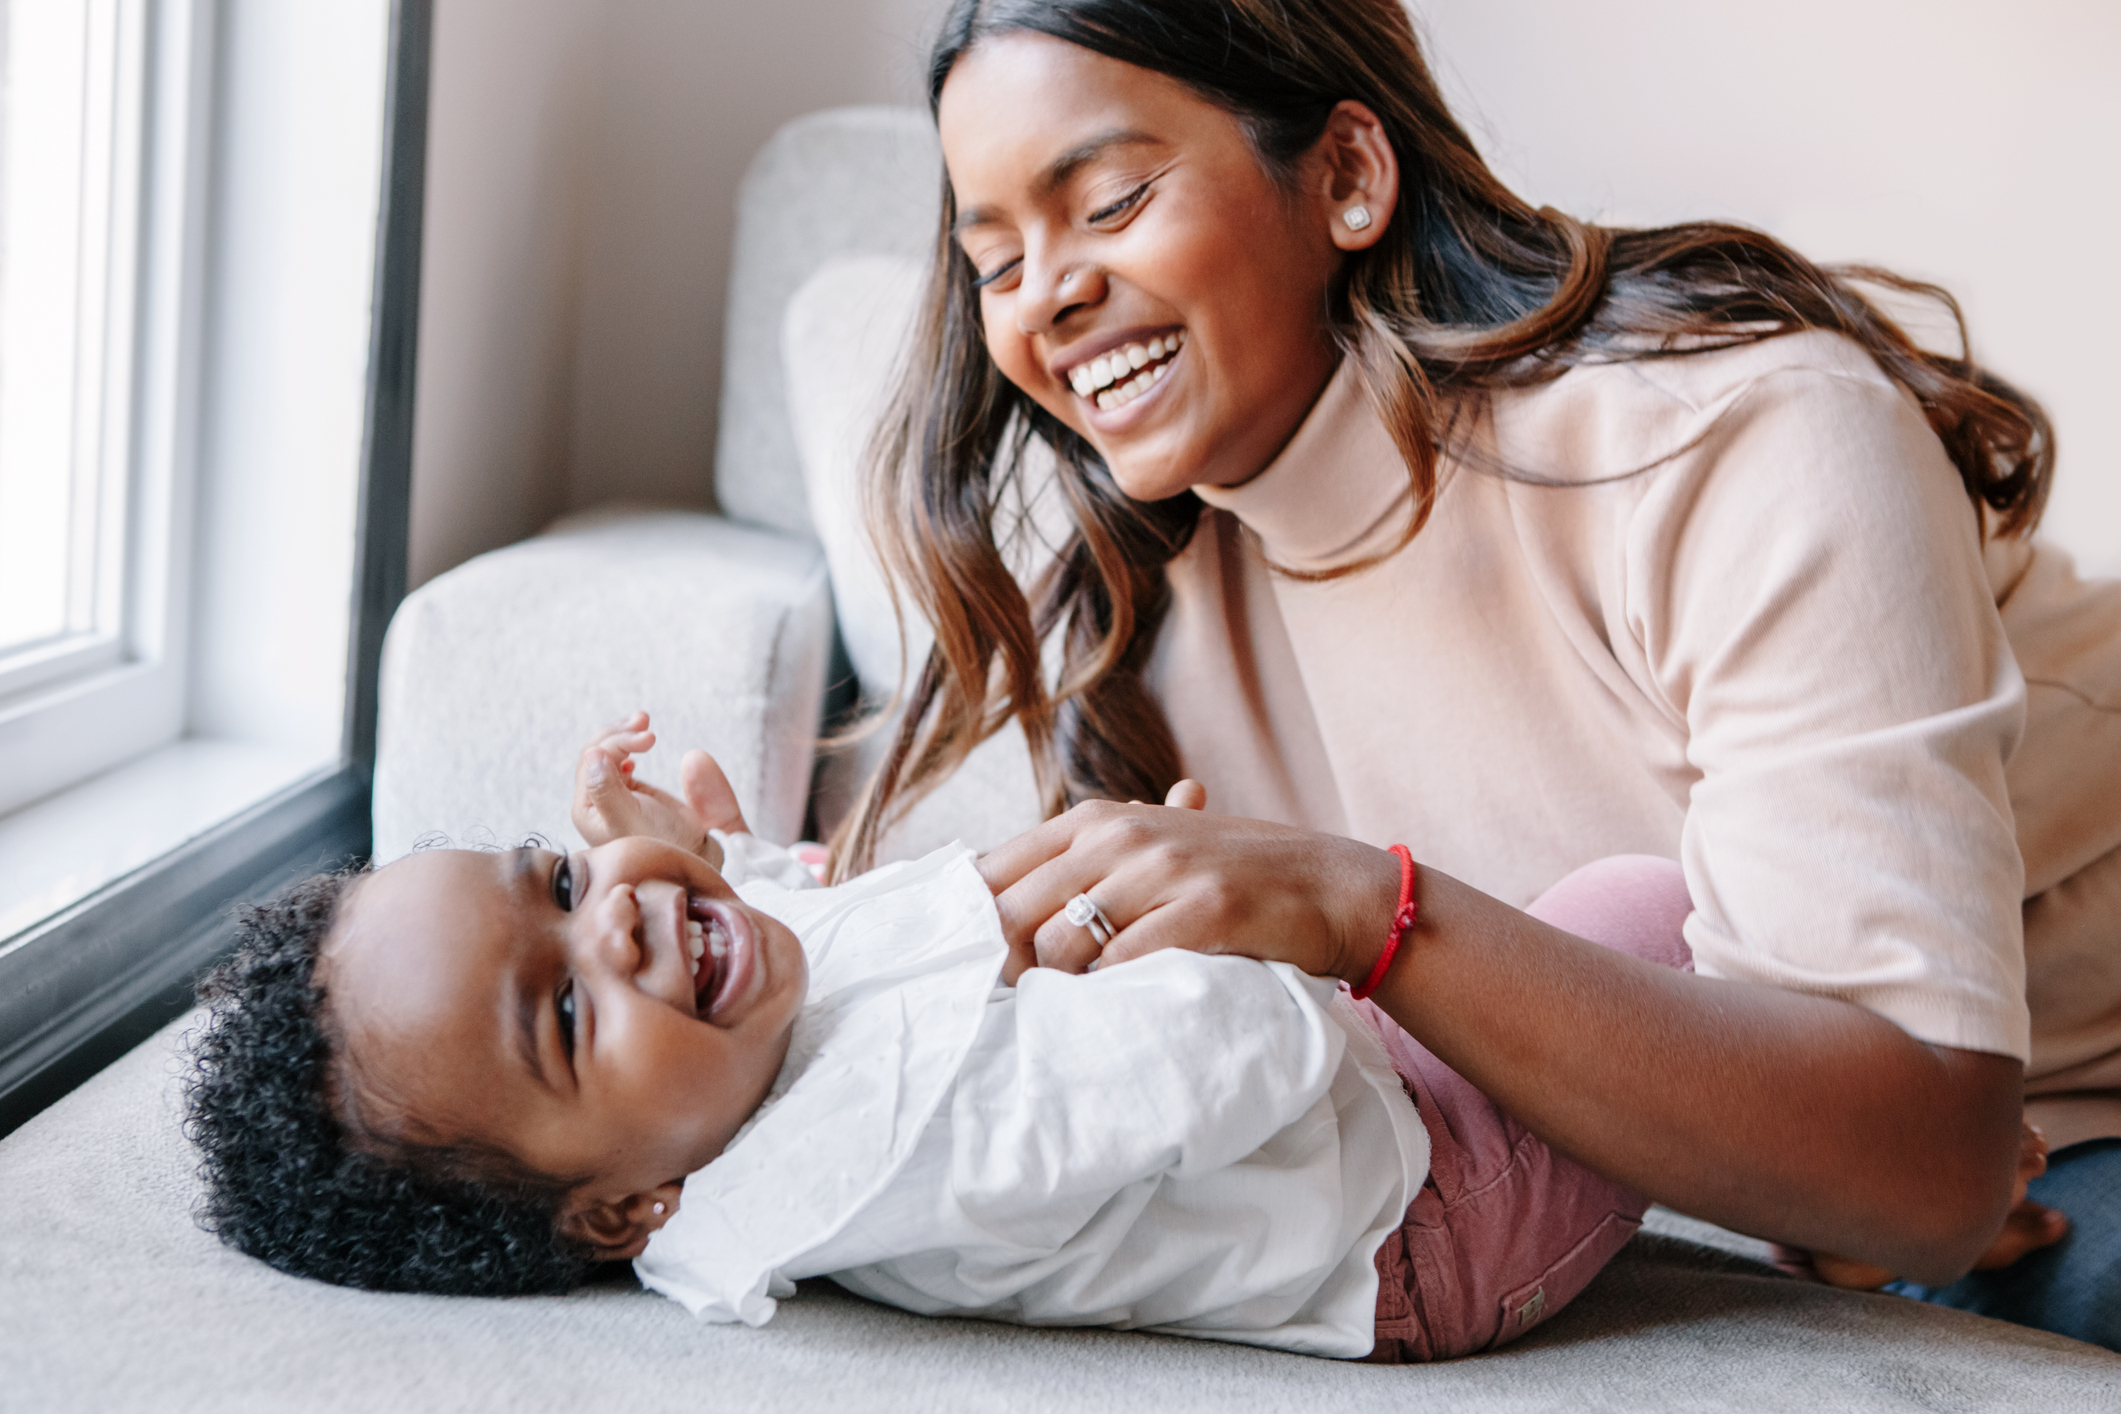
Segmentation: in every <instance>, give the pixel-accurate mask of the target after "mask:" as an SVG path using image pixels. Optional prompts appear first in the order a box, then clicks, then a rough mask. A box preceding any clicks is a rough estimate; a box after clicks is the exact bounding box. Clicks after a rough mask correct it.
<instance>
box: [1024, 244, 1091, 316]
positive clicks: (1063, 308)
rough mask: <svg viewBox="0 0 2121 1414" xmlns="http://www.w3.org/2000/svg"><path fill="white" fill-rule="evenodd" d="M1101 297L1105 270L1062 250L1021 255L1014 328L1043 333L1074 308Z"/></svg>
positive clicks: (1083, 307) (1085, 305)
mask: <svg viewBox="0 0 2121 1414" xmlns="http://www.w3.org/2000/svg"><path fill="white" fill-rule="evenodd" d="M1104 297H1105V272H1104V271H1103V270H1101V269H1099V268H1098V267H1097V266H1095V265H1093V264H1091V263H1089V262H1088V261H1085V260H1077V259H1071V258H1069V257H1068V256H1067V255H1066V253H1065V252H1056V253H1055V255H1054V256H1052V257H1046V256H1040V257H1038V258H1036V259H1034V257H1033V256H1032V255H1031V254H1030V253H1029V252H1027V253H1026V254H1025V256H1024V274H1023V283H1022V285H1021V286H1020V287H1019V289H1018V293H1017V300H1016V327H1017V329H1018V331H1019V332H1021V333H1025V334H1046V333H1051V332H1052V331H1053V330H1055V329H1058V328H1059V327H1060V326H1061V325H1062V324H1064V323H1066V322H1067V320H1068V317H1069V316H1070V315H1071V314H1074V313H1075V312H1076V311H1077V310H1080V309H1085V308H1087V307H1089V306H1091V305H1094V304H1096V303H1097V302H1098V301H1099V300H1101V299H1103V298H1104Z"/></svg>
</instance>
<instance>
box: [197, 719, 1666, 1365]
mask: <svg viewBox="0 0 2121 1414" xmlns="http://www.w3.org/2000/svg"><path fill="white" fill-rule="evenodd" d="M653 740H654V738H653V736H652V734H650V732H649V731H648V723H647V719H646V716H645V715H644V714H636V716H635V717H633V718H629V719H628V720H627V721H625V722H622V723H619V724H616V725H615V726H614V727H612V728H610V729H608V730H607V731H606V732H605V733H602V734H600V736H599V737H598V738H597V739H596V740H594V741H592V742H591V744H590V745H589V746H588V747H587V748H586V749H585V750H584V752H583V753H582V756H581V759H580V762H579V763H578V767H577V776H576V784H577V789H576V799H575V807H574V819H575V823H576V826H577V828H578V829H579V830H580V831H581V833H582V835H583V837H584V838H585V839H587V840H588V841H590V844H591V847H590V848H589V849H587V850H584V851H581V852H579V853H575V854H571V855H569V854H560V853H555V852H553V851H551V850H548V849H542V848H535V847H525V848H522V849H517V850H513V851H509V852H506V853H482V852H476V851H456V850H434V851H428V852H422V853H417V854H414V855H411V856H409V857H407V858H405V859H402V860H400V861H398V862H396V863H393V864H391V865H389V866H388V867H386V868H383V869H380V870H376V871H374V872H373V873H357V874H346V875H332V876H325V877H322V878H317V879H312V880H309V881H307V882H306V883H304V884H301V885H298V886H297V887H296V888H294V889H293V890H291V891H290V892H288V893H287V894H285V895H283V896H282V897H280V898H279V899H277V900H275V901H273V902H271V903H268V904H265V905H263V906H260V907H257V908H254V909H251V910H249V911H248V912H247V913H246V915H245V917H244V919H243V925H242V927H243V942H242V947H241V949H240V951H239V952H238V954H237V955H236V956H235V957H234V958H233V959H232V960H231V961H230V962H229V963H227V964H225V965H224V966H223V967H222V968H221V969H219V970H218V971H217V972H216V974H215V975H214V976H213V977H212V978H210V979H209V980H208V982H207V983H206V984H205V985H204V987H203V988H202V996H203V998H204V1000H205V1001H206V1003H207V1005H208V1006H209V1008H210V1010H211V1018H210V1020H209V1023H208V1025H207V1027H206V1029H205V1030H204V1031H203V1032H202V1033H201V1034H200V1035H199V1036H198V1037H197V1038H196V1039H195V1041H194V1051H195V1056H196V1061H197V1072H196V1075H195V1077H194V1080H193V1084H192V1092H191V1104H190V1120H189V1126H188V1129H189V1132H190V1134H191V1135H192V1137H193V1139H194V1140H195V1141H196V1142H197V1143H198V1144H199V1146H200V1147H201V1149H202V1151H203V1152H204V1154H205V1163H204V1166H203V1170H202V1171H203V1174H204V1176H205V1178H206V1181H207V1186H208V1199H207V1207H206V1212H205V1221H206V1222H207V1223H208V1224H209V1225H210V1226H211V1227H212V1228H213V1229H214V1230H215V1231H217V1232H218V1233H219V1234H220V1235H221V1237H222V1238H223V1240H225V1241H227V1242H229V1243H230V1244H232V1245H233V1246H235V1247H238V1248H240V1249H241V1250H243V1251H246V1252H248V1253H250V1254H252V1255H254V1256H257V1257H259V1258H262V1259H263V1260H265V1261H267V1262H270V1263H272V1264H273V1265H274V1266H276V1267H279V1268H280V1269H282V1270H284V1271H288V1272H292V1273H295V1274H298V1275H303V1276H309V1277H315V1278H319V1279H322V1280H326V1281H332V1282H337V1283H341V1284H345V1285H352V1286H361V1287H369V1288H377V1289H387V1290H420V1291H432V1292H447V1293H484V1294H496V1293H509V1292H534V1291H563V1290H566V1289H568V1288H570V1287H571V1286H573V1285H576V1284H577V1283H579V1282H580V1281H581V1280H583V1279H584V1278H585V1277H586V1276H587V1275H588V1274H589V1273H590V1272H591V1271H592V1269H593V1267H594V1265H595V1264H596V1263H599V1262H609V1261H618V1260H626V1259H631V1260H632V1261H633V1262H634V1267H635V1271H636V1272H637V1273H638V1275H639V1277H640V1279H641V1280H642V1281H643V1282H644V1283H645V1284H646V1285H648V1286H650V1287H652V1288H654V1289H656V1290H659V1291H661V1292H663V1293H665V1294H667V1295H669V1296H671V1297H673V1298H675V1299H677V1300H679V1301H681V1302H683V1303H684V1304H685V1305H686V1306H687V1307H688V1308H690V1309H691V1310H692V1311H693V1312H694V1313H695V1314H697V1315H700V1316H702V1317H704V1318H707V1319H715V1320H725V1321H745V1322H748V1323H751V1324H753V1325H757V1324H761V1323H763V1322H764V1321H766V1320H767V1319H768V1318H769V1317H770V1316H771V1314H772V1312H773V1310H774V1303H775V1300H776V1299H777V1298H781V1297H785V1296H787V1295H789V1294H791V1293H792V1292H793V1290H794V1288H793V1285H792V1283H793V1282H794V1281H796V1280H799V1279H801V1278H804V1277H808V1276H819V1275H824V1276H830V1277H831V1278H832V1279H833V1280H834V1281H836V1282H837V1283H838V1284H840V1285H841V1286H843V1287H846V1288H848V1289H850V1290H852V1291H855V1292H857V1293H859V1294H862V1295H864V1296H868V1297H870V1298H872V1299H876V1300H880V1301H885V1302H888V1303H891V1304H893V1305H897V1306H901V1307H904V1308H906V1309H909V1310H913V1311H919V1312H924V1313H930V1314H958V1315H979V1316H986V1317H991V1318H996V1319H1003V1320H1013V1321H1022V1322H1027V1323H1035V1324H1058V1325H1104V1326H1116V1327H1125V1328H1151V1329H1157V1330H1164V1331H1169V1332H1173V1333H1176V1334H1183V1335H1193V1336H1204V1337H1212V1338H1219V1339H1224V1340H1233V1341H1240V1342H1245V1343H1250V1344H1257V1345H1265V1346H1272V1347H1276V1348H1280V1349H1286V1350H1293V1351H1302V1352H1308V1353H1312V1354H1319V1355H1332V1356H1341V1357H1369V1358H1372V1359H1400V1358H1433V1357H1437V1356H1445V1355H1455V1354H1462V1353H1466V1352H1468V1351H1470V1350H1473V1349H1479V1348H1482V1347H1484V1346H1486V1345H1490V1344H1494V1343H1499V1342H1500V1341H1502V1340H1506V1339H1509V1338H1512V1337H1514V1336H1516V1335H1518V1334H1521V1333H1522V1332H1523V1331H1524V1330H1526V1329H1529V1328H1530V1327H1531V1326H1532V1325H1534V1324H1536V1323H1537V1322H1538V1321H1540V1320H1542V1319H1544V1318H1545V1317H1546V1316H1548V1315H1551V1314H1552V1313H1553V1312H1554V1311H1556V1310H1558V1309H1560V1307H1561V1306H1562V1305H1563V1304H1565V1303H1566V1301H1567V1300H1568V1299H1569V1298H1570V1297H1572V1296H1573V1295H1574V1294H1575V1292H1576V1291H1578V1290H1580V1289H1581V1287H1582V1286H1583V1285H1584V1284H1585V1283H1586V1282H1588V1281H1589V1279H1590V1277H1591V1276H1592V1275H1594V1274H1595V1273H1596V1271H1597V1269H1598V1267H1599V1266H1601V1265H1602V1264H1603V1262H1604V1261H1605V1259H1606V1258H1607V1257H1609V1256H1610V1255H1611V1253H1612V1252H1613V1251H1615V1250H1617V1248H1618V1247H1619V1245H1620V1244H1621V1243H1622V1242H1623V1241H1625V1239H1626V1237H1627V1235H1628V1234H1629V1233H1630V1232H1632V1231H1633V1229H1634V1227H1635V1225H1636V1222H1637V1220H1638V1219H1639V1217H1640V1214H1641V1211H1642V1208H1643V1201H1642V1200H1641V1199H1640V1198H1639V1197H1637V1196H1635V1195H1633V1194H1630V1193H1628V1192H1627V1191H1625V1190H1622V1189H1620V1188H1618V1187H1617V1186H1615V1185H1612V1184H1610V1183H1608V1182H1607V1181H1605V1180H1603V1179H1600V1178H1598V1177H1597V1176H1596V1175H1593V1174H1590V1173H1589V1172H1588V1171H1586V1170H1583V1169H1581V1168H1579V1167H1577V1166H1575V1165H1573V1164H1572V1163H1570V1161H1568V1160H1567V1159H1566V1158H1565V1157H1564V1156H1561V1155H1558V1154H1555V1153H1553V1152H1551V1151H1549V1150H1546V1149H1545V1147H1544V1146H1543V1145H1541V1144H1540V1143H1539V1141H1538V1140H1537V1139H1536V1138H1534V1137H1533V1136H1530V1135H1529V1134H1526V1133H1525V1132H1524V1131H1523V1130H1521V1129H1519V1128H1517V1127H1516V1126H1515V1125H1514V1124H1512V1123H1511V1122H1509V1121H1507V1120H1506V1119H1505V1118H1503V1117H1501V1116H1499V1114H1497V1112H1495V1111H1494V1110H1493V1108H1492V1106H1489V1105H1487V1104H1486V1102H1485V1101H1484V1100H1483V1099H1482V1098H1481V1097H1480V1096H1479V1095H1478V1094H1477V1092H1474V1091H1472V1089H1471V1087H1470V1086H1467V1085H1465V1083H1464V1082H1463V1081H1462V1080H1459V1079H1458V1078H1457V1077H1456V1076H1455V1075H1453V1074H1452V1073H1451V1072H1449V1071H1448V1070H1447V1069H1444V1068H1443V1067H1441V1066H1440V1065H1439V1064H1438V1063H1436V1062H1435V1061H1434V1058H1433V1057H1430V1056H1428V1055H1427V1053H1426V1052H1424V1051H1422V1050H1421V1049H1420V1047H1419V1046H1418V1045H1416V1044H1415V1043H1414V1042H1413V1041H1412V1039H1411V1038H1410V1037H1408V1036H1406V1034H1405V1033H1404V1032H1402V1031H1399V1030H1398V1028H1397V1027H1395V1026H1393V1025H1392V1024H1391V1023H1390V1021H1389V1020H1388V1019H1385V1018H1384V1017H1383V1016H1382V1014H1381V1013H1378V1012H1376V1011H1375V1010H1374V1008H1370V1007H1368V1006H1367V1004H1355V1003H1352V1002H1350V1001H1349V999H1348V997H1347V995H1346V993H1345V992H1344V991H1343V990H1342V989H1340V988H1339V987H1338V986H1337V984H1335V983H1332V982H1328V981H1322V980H1320V979H1317V978H1312V977H1307V976H1305V975H1304V974H1302V973H1301V972H1298V971H1296V970H1295V969H1293V968H1291V967H1289V966H1287V965H1285V964H1280V963H1261V962H1256V961H1252V960H1250V959H1246V958H1239V957H1208V956H1202V955H1199V954H1195V953H1190V952H1183V951H1176V950H1173V951H1167V952H1160V953H1156V954H1153V955H1151V956H1149V957H1146V958H1142V959H1139V960H1137V961H1135V962H1131V963H1128V964H1126V965H1124V966H1118V967H1109V968H1105V969H1102V970H1098V971H1093V972H1091V973H1088V974H1086V975H1082V976H1071V975H1067V974H1063V973H1059V972H1055V971H1051V970H1048V969H1043V968H1035V967H1033V966H1032V961H1033V960H1032V958H1031V957H1030V956H1029V955H1028V954H1026V953H1023V952H1019V951H1012V949H1011V947H1010V945H1009V943H1008V942H1007V940H1005V938H1004V937H1003V934H1002V930H1001V926H1000V921H999V918H998V916H997V914H996V911H995V907H994V903H993V899H992V896H991V894H990V892H989V889H988V887H987V885H986V884H985V882H984V881H983V880H982V878H981V876H980V874H979V872H978V870H977V869H976V868H975V867H974V864H973V861H972V858H971V855H970V853H969V852H968V851H966V850H964V849H962V848H957V847H953V848H951V849H946V850H942V851H938V852H937V853H936V854H933V855H930V856H929V857H927V858H925V859H922V860H919V861H914V862H910V863H904V864H898V865H891V866H887V867H885V868H882V869H879V870H876V871H874V872H872V873H870V874H867V875H864V876H862V877H861V878H859V879H856V880H854V881H852V882H851V883H847V884H844V885H841V886H838V887H835V888H819V887H817V886H816V884H815V881H814V880H813V879H812V878H811V876H810V874H809V872H808V871H807V870H806V869H805V868H804V866H803V865H802V864H800V863H799V862H797V861H796V860H795V859H794V858H793V857H792V856H791V855H789V854H788V853H787V852H785V851H782V850H779V849H776V848H774V847H772V846H769V845H766V844H764V843H763V842H761V841H758V840H757V839H755V838H754V837H753V836H751V835H750V834H749V833H748V831H746V830H745V828H744V825H743V819H742V816H741V813H740V812H739V811H738V810H737V808H736V802H735V799H734V796H733V794H732V793H731V792H730V789H729V786H728V783H727V781H726V779H725V778H724V777H723V775H722V773H721V771H720V769H719V768H718V767H717V766H715V764H714V763H713V761H712V760H711V759H710V758H709V757H707V756H706V755H705V754H704V753H701V752H693V753H690V754H689V755H688V756H687V757H686V758H685V760H684V763H683V766H682V769H681V787H680V791H679V793H678V794H677V795H669V794H666V793H664V792H662V791H659V790H657V789H655V788H653V787H649V786H646V785H644V784H641V783H638V782H637V781H635V780H634V779H633V773H632V756H633V754H634V753H636V752H638V751H642V750H646V749H647V747H648V746H649V745H651V744H652V743H653ZM1664 867H1665V868H1667V869H1668V870H1669V877H1666V876H1664V875H1656V874H1653V875H1651V876H1644V880H1646V882H1644V880H1638V881H1637V882H1638V884H1641V885H1642V886H1641V887H1636V888H1635V889H1634V893H1635V894H1636V895H1637V897H1636V898H1635V899H1634V900H1633V902H1632V903H1631V910H1632V911H1629V910H1623V912H1625V913H1626V914H1627V917H1628V918H1631V919H1633V920H1634V921H1633V922H1632V923H1628V924H1626V925H1625V927H1624V928H1623V931H1626V929H1627V928H1633V929H1634V930H1635V931H1637V932H1646V933H1648V934H1653V935H1656V936H1657V937H1658V938H1661V939H1663V940H1664V941H1663V942H1662V943H1653V944H1650V945H1643V946H1641V947H1638V950H1648V951H1655V950H1656V947H1658V946H1662V947H1664V948H1665V949H1666V951H1667V952H1669V951H1670V950H1671V949H1678V950H1679V952H1678V954H1677V955H1676V956H1669V957H1667V958H1666V959H1665V960H1668V961H1673V962H1681V961H1683V955H1684V954H1683V946H1684V945H1683V944H1681V943H1679V942H1678V924H1679V920H1680V919H1682V918H1683V917H1684V913H1685V903H1684V899H1685V896H1684V890H1683V888H1679V889H1678V892H1677V895H1676V905H1675V904H1674V903H1673V900H1672V898H1671V891H1672V889H1673V888H1674V887H1675V886H1676V875H1677V870H1676V866H1664ZM1660 890H1661V891H1662V892H1661V893H1660ZM1644 899H1647V900H1648V903H1647V904H1645V903H1644ZM1576 926H1578V927H1579V929H1582V927H1583V925H1582V923H1581V922H1580V921H1579V922H1578V923H1577V925H1576ZM1586 931H1590V932H1591V933H1592V935H1593V936H1595V929H1593V930H1586ZM1601 940H1603V941H1611V940H1610V939H1601ZM1484 1204H1485V1205H1488V1206H1487V1207H1486V1208H1485V1209H1483V1207H1482V1205H1484ZM1497 1205H1506V1206H1497ZM1483 1214H1484V1215H1483ZM1476 1219H1477V1221H1476ZM1454 1244H1455V1245H1454ZM1527 1253H1529V1254H1530V1256H1529V1258H1527V1255H1526V1254H1527ZM1542 1253H1547V1254H1559V1256H1558V1258H1555V1259H1552V1260H1550V1259H1549V1257H1547V1256H1542V1255H1540V1254H1542ZM1526 1260H1530V1261H1531V1263H1532V1269H1527V1268H1526V1267H1525V1262H1526ZM1513 1263H1514V1265H1513ZM1528 1270H1529V1277H1530V1279H1529V1280H1528V1279H1526V1278H1527V1273H1528ZM1417 1273H1419V1274H1420V1276H1421V1281H1422V1285H1421V1286H1417V1285H1416V1280H1415V1278H1416V1275H1417Z"/></svg>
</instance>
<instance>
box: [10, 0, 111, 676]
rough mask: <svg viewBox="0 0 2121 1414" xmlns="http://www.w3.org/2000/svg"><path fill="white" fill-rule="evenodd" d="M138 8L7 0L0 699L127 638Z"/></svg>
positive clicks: (66, 672) (103, 662) (79, 668)
mask: <svg viewBox="0 0 2121 1414" xmlns="http://www.w3.org/2000/svg"><path fill="white" fill-rule="evenodd" d="M143 9H144V7H143V5H142V4H141V3H139V0H0V36H4V44H5V48H4V50H0V66H4V86H0V696H6V695H9V694H13V693H17V692H20V691H23V690H25V689H28V688H32V687H35V686H38V685H40V684H43V683H46V682H50V681H53V680H55V679H59V678H64V677H69V676H73V675H75V674H79V673H84V672H90V671H94V670H96V669H98V668H102V667H105V666H108V665H109V664H112V663H114V662H116V661H118V660H119V658H120V656H121V655H122V652H123V648H124V639H125V628H126V625H125V622H124V601H125V589H126V583H125V560H126V536H127V512H128V501H129V500H130V497H129V494H128V493H129V491H130V489H131V488H130V486H129V484H128V483H129V475H128V472H129V464H130V461H131V456H130V452H131V427H130V423H131V417H130V413H131V403H132V398H131V394H132V390H133V377H132V357H133V337H132V336H133V322H134V321H133V315H134V303H135V301H134V294H135V273H136V269H137V257H138V250H137V237H138V227H139V223H140V194H141V193H140V187H141V171H140V160H141V138H142V99H143V96H144V95H143V88H144V68H143V62H142V61H143V48H144V45H143V38H144V36H143V20H144V13H143Z"/></svg>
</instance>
